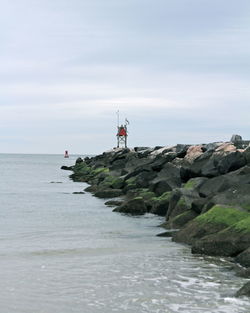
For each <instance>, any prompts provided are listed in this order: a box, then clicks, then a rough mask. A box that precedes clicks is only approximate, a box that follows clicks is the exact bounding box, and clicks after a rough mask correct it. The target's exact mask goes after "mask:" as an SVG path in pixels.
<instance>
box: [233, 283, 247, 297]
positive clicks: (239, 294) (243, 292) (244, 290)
mask: <svg viewBox="0 0 250 313" xmlns="http://www.w3.org/2000/svg"><path fill="white" fill-rule="evenodd" d="M243 296H247V297H250V281H249V282H247V283H246V284H245V285H244V286H243V287H241V288H240V290H238V291H237V293H236V297H243Z"/></svg>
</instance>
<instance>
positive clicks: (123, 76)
mask: <svg viewBox="0 0 250 313" xmlns="http://www.w3.org/2000/svg"><path fill="white" fill-rule="evenodd" d="M0 5H1V7H0V8H1V10H0V43H1V49H0V143H1V145H0V153H1V152H2V153H12V152H14V153H19V152H21V153H63V152H64V150H66V149H68V150H69V153H80V154H88V153H100V152H102V151H105V150H108V149H110V148H112V147H114V146H115V145H116V136H115V135H116V124H117V123H116V120H117V117H116V111H117V110H118V109H119V111H120V119H121V121H123V120H124V119H125V118H126V117H127V118H128V120H129V121H130V125H129V138H128V143H129V146H132V147H134V146H156V145H169V144H176V143H206V142H212V141H221V140H229V139H230V137H231V135H232V134H235V133H236V134H240V135H242V137H243V138H244V139H250V1H249V0H154V1H153V0H22V1H20V0H0Z"/></svg>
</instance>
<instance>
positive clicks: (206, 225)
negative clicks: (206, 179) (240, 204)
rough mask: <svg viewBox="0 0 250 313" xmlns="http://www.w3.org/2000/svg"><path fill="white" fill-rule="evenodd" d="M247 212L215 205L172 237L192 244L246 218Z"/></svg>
mask: <svg viewBox="0 0 250 313" xmlns="http://www.w3.org/2000/svg"><path fill="white" fill-rule="evenodd" d="M248 214H249V213H247V212H243V211H241V210H239V209H237V208H233V207H228V206H222V205H215V206H214V207H213V208H211V209H210V210H209V211H208V212H206V213H204V214H201V215H199V216H198V217H196V218H195V219H194V220H192V221H191V222H189V223H188V224H187V225H185V226H184V228H183V229H181V230H180V231H179V232H178V233H176V235H175V236H174V238H173V239H174V240H175V241H177V242H184V243H188V244H194V242H195V241H197V240H199V239H201V238H203V237H205V236H208V235H211V234H217V233H219V232H220V231H221V230H223V229H226V228H228V227H229V226H232V225H234V224H235V223H237V222H239V221H241V220H242V219H244V218H246V217H247V216H248Z"/></svg>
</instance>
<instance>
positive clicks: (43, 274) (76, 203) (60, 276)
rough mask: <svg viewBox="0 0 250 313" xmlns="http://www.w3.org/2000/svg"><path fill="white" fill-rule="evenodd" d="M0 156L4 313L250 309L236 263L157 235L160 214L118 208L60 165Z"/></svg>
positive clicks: (0, 303) (229, 312)
mask: <svg viewBox="0 0 250 313" xmlns="http://www.w3.org/2000/svg"><path fill="white" fill-rule="evenodd" d="M75 159H76V156H75V157H71V158H69V159H64V158H63V156H61V155H14V154H12V155H7V154H1V155H0V173H1V176H0V178H1V179H0V199H1V202H0V203H1V205H0V313H71V312H72V313H98V312H102V313H110V312H118V313H123V312H129V313H142V312H150V313H173V312H182V313H194V312H196V313H202V312H204V313H205V312H206V313H213V312H214V313H215V312H216V313H241V312H242V313H243V312H250V302H249V299H247V298H240V299H237V298H235V297H234V294H235V292H236V291H237V290H238V289H239V288H240V287H241V286H242V285H243V284H244V283H245V282H246V280H244V279H242V278H239V277H237V276H235V275H234V273H233V272H232V271H231V264H230V262H229V260H226V259H218V258H209V257H199V256H194V255H192V254H191V252H190V248H189V247H188V246H184V245H181V244H176V243H173V242H172V241H171V239H170V238H160V237H156V234H158V233H160V232H161V231H162V230H161V229H160V228H159V227H158V225H159V224H160V223H161V222H162V221H163V218H160V217H157V216H154V215H145V216H142V217H130V216H126V215H122V214H119V213H114V212H112V209H111V208H109V207H107V206H105V204H104V203H105V201H104V200H102V199H97V198H95V197H93V196H92V195H91V194H90V193H85V194H73V192H80V191H83V189H84V188H85V187H86V186H87V184H85V183H74V182H72V181H71V180H70V179H69V178H68V175H69V174H70V172H68V171H63V170H61V169H60V167H61V165H68V166H69V165H73V164H74V162H75Z"/></svg>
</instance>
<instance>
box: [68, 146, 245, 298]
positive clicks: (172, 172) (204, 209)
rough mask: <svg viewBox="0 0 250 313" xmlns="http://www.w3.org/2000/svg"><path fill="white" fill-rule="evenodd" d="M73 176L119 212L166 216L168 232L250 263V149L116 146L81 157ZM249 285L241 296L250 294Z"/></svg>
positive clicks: (197, 248)
mask: <svg viewBox="0 0 250 313" xmlns="http://www.w3.org/2000/svg"><path fill="white" fill-rule="evenodd" d="M63 168H64V169H69V170H72V171H73V174H72V175H71V178H72V179H73V180H74V181H82V182H87V183H89V184H90V186H89V187H87V189H86V191H89V192H92V193H93V194H94V195H95V196H96V197H100V198H108V199H110V198H115V200H109V201H107V205H114V206H115V208H114V211H116V212H121V213H123V214H131V215H142V214H145V213H147V212H150V213H153V214H157V215H160V216H165V223H164V224H163V225H162V227H164V228H165V231H164V232H163V233H162V234H161V235H162V236H171V237H172V239H173V240H174V241H177V242H182V243H187V244H189V245H190V246H191V249H192V252H193V253H196V254H206V255H211V256H225V257H231V258H232V260H233V261H234V262H235V264H240V265H242V266H243V268H242V270H241V271H240V273H239V275H242V276H244V277H249V275H250V274H249V273H250V271H249V267H250V214H249V210H250V148H249V147H244V148H241V147H240V148H239V146H238V145H236V144H234V143H232V142H218V143H210V144H202V145H183V144H179V145H176V146H173V147H155V148H148V147H137V148H134V149H114V150H111V151H107V152H104V153H103V154H101V155H98V156H95V157H92V158H88V157H87V158H85V159H84V160H83V159H81V158H79V159H78V160H77V161H76V164H75V165H74V166H71V167H63ZM249 294H250V286H249V283H247V284H246V285H245V286H243V287H242V288H241V289H240V290H239V291H238V293H237V296H241V295H249Z"/></svg>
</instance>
